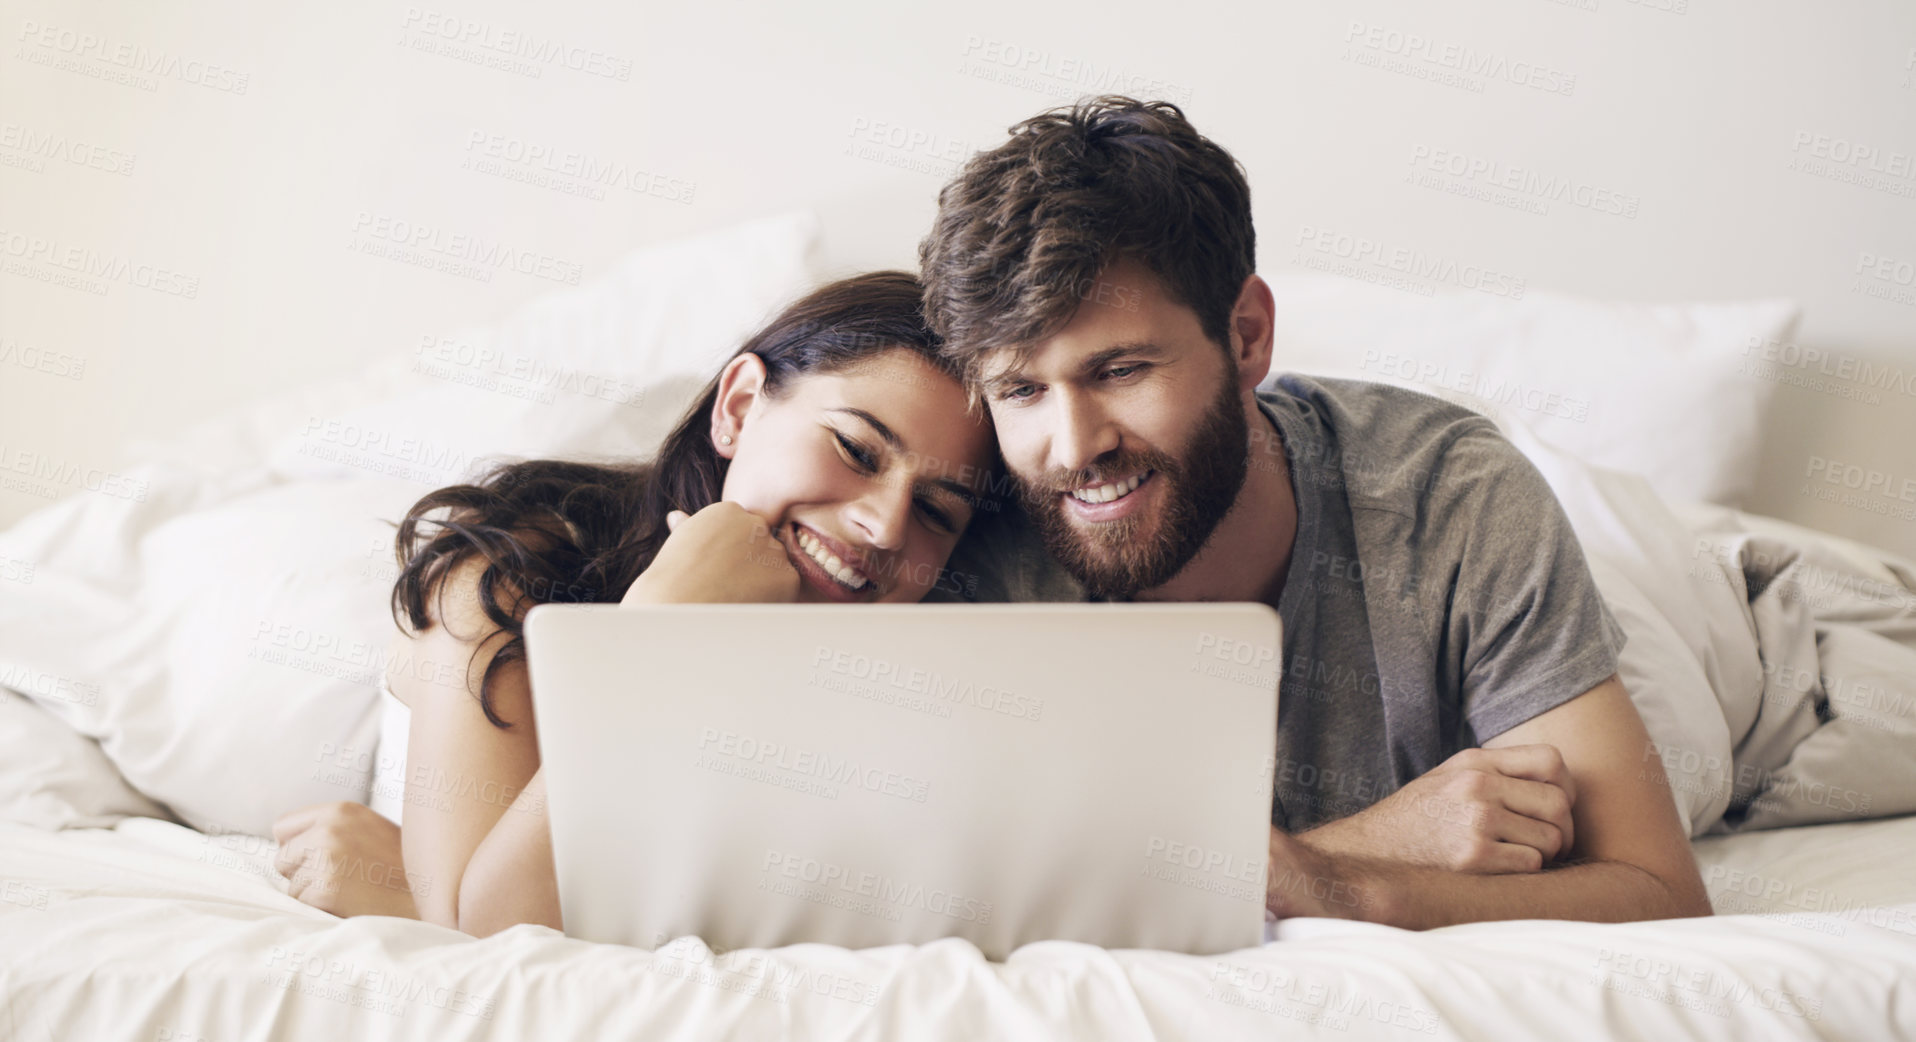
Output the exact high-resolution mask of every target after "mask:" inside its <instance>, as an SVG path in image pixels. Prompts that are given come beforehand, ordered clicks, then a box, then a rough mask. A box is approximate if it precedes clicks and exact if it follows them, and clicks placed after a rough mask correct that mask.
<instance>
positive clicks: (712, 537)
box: [621, 500, 799, 604]
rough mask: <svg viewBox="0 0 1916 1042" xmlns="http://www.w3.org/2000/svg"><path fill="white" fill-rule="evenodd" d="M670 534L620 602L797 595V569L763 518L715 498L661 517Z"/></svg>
mask: <svg viewBox="0 0 1916 1042" xmlns="http://www.w3.org/2000/svg"><path fill="white" fill-rule="evenodd" d="M665 523H666V525H667V526H668V527H669V528H670V529H671V533H672V534H671V535H669V536H667V537H666V539H665V545H663V546H661V547H659V553H658V556H657V557H655V558H653V559H652V566H651V567H649V568H647V569H646V570H645V573H644V574H642V575H640V576H639V578H638V581H637V582H634V583H633V584H632V588H631V589H629V590H627V591H626V594H625V599H624V600H623V601H622V602H621V603H624V604H698V603H711V604H782V603H790V602H791V601H794V600H797V599H798V584H799V578H798V570H797V569H796V568H793V567H792V561H791V558H789V557H787V556H785V544H784V543H782V542H780V541H779V539H778V537H777V536H775V535H773V534H772V531H771V528H770V526H769V525H767V524H766V522H765V520H764V519H763V518H761V517H759V516H757V515H756V514H753V513H750V512H749V511H747V510H746V509H745V508H744V507H742V506H739V505H738V504H737V503H731V502H727V501H725V500H720V501H718V502H716V503H713V504H712V505H711V506H708V507H706V508H705V509H703V510H701V511H699V512H698V513H696V514H693V515H692V516H690V517H687V516H686V515H685V513H684V512H683V511H679V510H674V511H672V512H671V513H670V514H668V515H666V518H665Z"/></svg>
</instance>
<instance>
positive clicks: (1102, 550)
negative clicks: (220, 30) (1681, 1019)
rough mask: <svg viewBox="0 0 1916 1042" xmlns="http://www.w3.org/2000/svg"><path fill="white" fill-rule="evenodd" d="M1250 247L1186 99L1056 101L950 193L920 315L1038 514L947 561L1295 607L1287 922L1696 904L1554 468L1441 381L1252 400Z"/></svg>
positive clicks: (1236, 176) (1264, 303) (1404, 920)
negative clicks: (1431, 389) (1542, 468)
mask: <svg viewBox="0 0 1916 1042" xmlns="http://www.w3.org/2000/svg"><path fill="white" fill-rule="evenodd" d="M1254 241H1255V240H1254V233H1253V230H1252V223H1251V209H1250V191H1249V188H1248V186H1247V184H1246V182H1245V179H1244V175H1243V172H1242V170H1241V169H1240V168H1239V167H1238V165H1237V163H1236V161H1235V160H1234V159H1232V158H1231V156H1230V155H1229V154H1228V153H1226V152H1225V151H1224V150H1223V149H1221V148H1219V147H1218V146H1217V145H1215V144H1213V143H1212V142H1210V141H1209V140H1207V139H1205V138H1204V137H1202V136H1201V135H1199V134H1198V133H1197V131H1196V130H1195V129H1193V128H1192V127H1191V125H1190V124H1189V123H1188V122H1186V121H1185V119H1184V116H1183V113H1182V112H1180V111H1179V110H1178V109H1177V108H1176V107H1175V106H1173V105H1169V104H1163V103H1156V104H1145V103H1140V102H1137V101H1133V100H1131V99H1129V98H1121V97H1106V98H1099V99H1095V100H1091V101H1086V102H1082V103H1080V104H1079V105H1077V106H1076V107H1074V108H1072V109H1069V110H1059V111H1055V112H1051V113H1046V114H1044V115H1041V116H1038V117H1036V118H1034V119H1031V120H1028V121H1026V122H1024V123H1022V124H1020V125H1019V126H1017V127H1014V128H1013V129H1012V134H1011V138H1010V140H1009V141H1007V142H1006V143H1005V144H1003V145H1001V146H1000V147H998V148H996V149H994V150H992V151H990V152H986V153H982V154H980V155H978V156H976V157H974V158H973V159H972V160H971V161H970V162H969V163H967V165H966V166H965V168H964V169H963V171H962V172H961V173H960V174H959V175H958V176H957V177H956V178H955V179H954V180H953V181H952V182H951V183H950V184H949V185H947V186H946V187H945V189H944V190H943V192H942V193H941V194H940V197H939V212H938V219H937V222H936V224H935V225H934V227H933V229H932V232H931V234H930V235H929V236H927V237H926V239H925V240H924V242H923V244H922V245H921V246H920V250H919V253H920V260H921V262H922V267H923V277H924V280H925V284H926V290H925V304H926V312H927V315H928V317H929V318H930V320H931V324H932V326H933V328H935V329H936V330H937V331H938V332H939V333H940V334H941V335H943V336H944V337H945V339H946V341H947V350H948V351H949V352H950V353H951V354H952V355H953V357H954V358H956V359H957V360H959V361H960V362H961V364H962V365H963V366H964V368H965V371H966V373H967V376H968V379H967V382H968V384H969V385H970V386H971V388H972V389H973V393H974V394H977V395H980V396H982V397H983V399H984V401H985V403H986V405H987V407H988V408H989V410H990V412H991V416H992V419H993V421H994V423H995V425H996V427H997V432H998V439H999V445H1000V448H1001V449H1002V450H1003V453H1004V457H1005V462H1006V464H1007V465H1008V467H1009V468H1010V471H1011V473H1012V474H1013V475H1014V477H1015V478H1016V481H1017V485H1018V488H1019V493H1020V497H1019V498H1020V500H1021V501H1022V503H1023V506H1024V510H1023V512H1022V513H1023V516H1024V518H1026V519H1028V521H1020V519H1018V518H1008V519H1007V522H1006V523H1005V524H1002V525H999V526H996V528H995V530H994V529H992V528H990V527H987V528H986V530H984V531H982V532H980V533H979V536H978V538H977V539H975V540H973V541H971V542H970V544H969V545H967V546H965V547H963V548H961V550H960V556H959V557H957V558H955V559H954V561H953V563H952V568H953V570H954V571H958V572H968V573H969V572H975V573H981V574H983V575H985V576H986V577H988V578H993V579H995V580H996V581H997V583H998V584H999V587H1000V588H997V589H989V588H988V589H982V590H981V591H980V594H979V597H980V599H993V598H998V597H1002V598H1006V599H1019V600H1023V599H1081V598H1086V597H1089V598H1094V599H1107V600H1184V601H1207V600H1215V601H1239V600H1246V601H1262V602H1263V603H1266V604H1269V605H1271V606H1273V607H1274V608H1276V609H1277V611H1278V614H1279V615H1280V616H1281V617H1282V618H1283V620H1284V655H1285V674H1284V679H1283V681H1282V683H1281V686H1282V689H1283V698H1282V699H1280V704H1279V728H1278V731H1279V733H1278V738H1277V784H1276V791H1275V793H1274V799H1273V803H1272V808H1271V822H1272V829H1271V848H1270V855H1271V863H1270V868H1269V879H1270V885H1269V887H1268V895H1269V901H1268V905H1269V907H1270V910H1271V911H1272V912H1273V913H1274V914H1276V915H1278V916H1290V915H1340V916H1350V917H1363V918H1368V919H1372V920H1375V921H1380V922H1387V923H1393V924H1396V925H1401V926H1407V927H1414V928H1421V927H1431V926H1439V925H1445V924H1449V923H1457V922H1468V921H1475V920H1483V919H1508V918H1575V919H1592V920H1626V919H1646V918H1665V917H1676V916H1689V915H1708V914H1709V913H1710V906H1709V902H1708V900H1707V897H1706V895H1705V892H1704V889H1703V885H1702V881H1701V879H1700V878H1699V876H1698V874H1697V870H1696V865H1695V862H1694V860H1693V859H1692V856H1691V853H1690V848H1689V843H1688V839H1687V837H1686V836H1685V835H1684V833H1683V830H1682V828H1681V826H1680V825H1679V822H1678V818H1677V815H1676V810H1675V807H1674V804H1673V802H1672V798H1671V795H1670V792H1669V789H1668V786H1667V783H1666V781H1665V779H1664V777H1663V774H1662V772H1661V769H1660V767H1659V765H1658V764H1657V763H1656V762H1655V761H1654V760H1652V761H1649V762H1648V763H1647V764H1646V763H1645V761H1644V760H1643V757H1642V756H1641V751H1642V750H1643V749H1644V748H1645V746H1646V744H1647V743H1648V736H1647V734H1646V733H1645V731H1644V727H1643V723H1642V721H1641V720H1640V719H1639V718H1638V716H1637V713H1636V710H1635V708H1634V707H1633V706H1632V705H1631V703H1630V700H1629V697H1628V695H1627V693H1626V692H1625V691H1624V689H1623V686H1622V684H1621V683H1620V682H1619V680H1618V679H1617V677H1616V664H1617V654H1618V650H1619V649H1620V648H1621V646H1622V641H1623V638H1622V633H1621V631H1620V630H1619V629H1618V627H1617V625H1616V623H1615V621H1614V620H1613V619H1612V618H1611V617H1610V615H1609V613H1608V611H1607V610H1606V609H1605V607H1604V605H1603V603H1602V601H1601V599H1600V598H1599V596H1598V594H1597V590H1596V587H1595V585H1594V583H1593V582H1592V580H1591V578H1590V575H1589V572H1588V569H1587V567H1586V565H1585V563H1584V559H1583V554H1582V550H1581V549H1580V547H1579V546H1578V544H1577V541H1576V538H1575V536H1574V535H1573V534H1572V532H1571V529H1570V526H1569V523H1568V522H1567V521H1566V519H1565V517H1564V515H1563V512H1562V509H1561V507H1560V506H1559V505H1558V504H1557V502H1556V500H1555V499H1554V497H1553V496H1552V495H1551V492H1550V489H1549V487H1548V486H1547V485H1546V484H1545V483H1544V481H1543V479H1542V477H1541V476H1540V475H1539V474H1538V473H1537V471H1536V469H1535V468H1534V467H1532V466H1531V465H1530V463H1529V462H1528V461H1527V460H1525V459H1524V458H1523V457H1522V456H1521V455H1520V454H1519V453H1518V452H1517V451H1516V450H1515V449H1514V448H1513V447H1512V446H1511V445H1510V444H1509V443H1508V442H1506V441H1504V440H1503V439H1502V438H1501V437H1500V436H1499V435H1498V434H1497V432H1496V429H1495V427H1494V425H1492V424H1491V423H1490V422H1489V421H1487V420H1485V419H1483V418H1481V417H1478V416H1476V415H1475V414H1473V413H1470V412H1468V411H1466V410H1463V409H1460V408H1456V407H1454V406H1450V405H1448V404H1446V403H1443V402H1441V401H1439V400H1437V399H1434V398H1429V397H1427V396H1424V395H1418V394H1414V393H1411V392H1407V391H1401V390H1397V389H1393V388H1388V387H1384V386H1380V385H1374V384H1367V383H1360V382H1352V381H1333V380H1311V379H1306V378H1303V377H1296V376H1284V377H1281V378H1279V379H1278V380H1277V381H1276V383H1275V384H1274V386H1271V387H1270V388H1269V389H1268V390H1266V391H1263V392H1258V391H1257V390H1256V389H1257V387H1258V384H1259V383H1260V381H1263V380H1264V379H1265V377H1266V374H1267V372H1268V371H1269V369H1270V365H1271V358H1272V353H1273V344H1272V324H1273V312H1274V305H1273V302H1272V296H1271V291H1270V288H1269V287H1268V286H1267V285H1266V283H1265V282H1264V280H1262V279H1260V278H1259V277H1258V276H1257V275H1256V274H1254V273H1253V268H1254V256H1255V249H1254ZM987 585H989V584H987ZM1646 766H1647V767H1648V769H1647V770H1646V769H1645V767H1646Z"/></svg>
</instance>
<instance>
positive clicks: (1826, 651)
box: [1500, 422, 1916, 836]
mask: <svg viewBox="0 0 1916 1042" xmlns="http://www.w3.org/2000/svg"><path fill="white" fill-rule="evenodd" d="M1500 426H1501V428H1502V429H1503V431H1504V433H1505V435H1506V436H1507V437H1509V438H1510V439H1511V441H1512V442H1513V443H1515V444H1516V445H1517V447H1518V448H1519V449H1521V450H1523V452H1524V453H1525V455H1527V456H1528V457H1529V458H1530V459H1531V461H1532V462H1534V463H1535V464H1536V465H1537V467H1538V469H1539V470H1540V471H1542V473H1543V475H1544V477H1545V479H1546V480H1548V481H1549V482H1550V485H1551V488H1552V490H1553V491H1555V492H1556V494H1557V498H1558V500H1559V501H1560V502H1561V503H1562V504H1563V507H1564V510H1565V513H1566V514H1567V515H1568V516H1569V518H1570V521H1571V524H1572V526H1573V527H1574V528H1575V529H1576V532H1577V536H1578V539H1579V540H1580V541H1581V542H1582V544H1583V549H1584V553H1585V555H1586V557H1587V559H1588V560H1589V563H1590V569H1591V573H1592V575H1593V576H1594V577H1595V578H1596V580H1597V584H1598V586H1599V588H1600V589H1601V590H1602V591H1603V595H1604V599H1605V602H1606V603H1607V604H1608V605H1609V606H1610V609H1611V611H1612V613H1613V614H1615V615H1616V616H1617V621H1618V622H1619V623H1620V624H1621V625H1622V626H1623V628H1624V631H1625V634H1626V635H1627V637H1628V640H1627V642H1626V644H1625V647H1624V651H1623V658H1622V662H1621V665H1620V673H1621V675H1622V678H1623V681H1624V684H1625V686H1626V687H1627V688H1628V689H1629V690H1630V694H1631V698H1632V700H1633V701H1634V702H1635V703H1636V706H1637V709H1638V711H1639V712H1640V713H1641V714H1642V716H1643V718H1644V723H1645V725H1646V726H1647V727H1648V729H1649V731H1650V735H1651V738H1652V740H1653V743H1654V748H1653V749H1647V750H1645V759H1646V760H1648V759H1650V758H1656V759H1659V760H1661V762H1662V764H1663V767H1664V770H1665V773H1666V774H1667V775H1668V776H1669V779H1670V784H1671V788H1672V791H1673V794H1674V795H1675V797H1676V801H1677V806H1678V810H1679V812H1680V813H1681V814H1682V816H1683V818H1684V820H1685V821H1686V823H1687V824H1688V826H1689V829H1690V834H1691V835H1692V836H1698V835H1703V834H1706V833H1709V832H1728V831H1741V830H1747V829H1761V828H1776V827H1779V826H1787V825H1802V824H1811V823H1817V822H1831V821H1847V820H1860V819H1868V818H1874V817H1886V816H1891V815H1898V814H1908V813H1911V812H1912V811H1916V563H1913V562H1910V561H1907V560H1904V559H1901V558H1898V557H1896V556H1894V555H1891V554H1888V553H1885V552H1882V551H1877V550H1874V549H1871V548H1869V547H1865V546H1862V545H1860V544H1857V543H1853V542H1850V541H1848V540H1844V539H1840V538H1837V537H1834V536H1829V535H1826V534H1823V533H1819V532H1814V531H1811V530H1809V529H1804V528H1800V527H1798V526H1795V525H1790V524H1787V523H1784V522H1781V521H1775V520H1772V519H1768V518H1760V517H1755V516H1752V515H1748V514H1743V513H1740V512H1738V511H1735V510H1731V509H1728V508H1725V507H1716V506H1705V505H1688V504H1680V505H1677V506H1674V507H1673V506H1671V505H1669V504H1666V503H1665V501H1664V500H1663V499H1661V498H1660V497H1659V496H1658V495H1657V494H1656V493H1655V492H1654V491H1652V490H1651V489H1650V487H1649V485H1648V484H1647V483H1646V482H1644V481H1643V479H1641V478H1637V477H1634V476H1630V475H1625V474H1620V473H1617V472H1614V471H1608V470H1604V469H1602V468H1597V467H1592V466H1590V465H1588V464H1585V463H1583V462H1581V461H1579V460H1577V459H1575V458H1574V457H1571V456H1569V455H1568V454H1566V453H1563V452H1560V451H1558V450H1556V449H1554V448H1553V447H1551V446H1550V445H1548V444H1545V443H1544V442H1542V441H1541V440H1540V439H1539V438H1538V437H1537V436H1536V435H1535V434H1534V433H1532V432H1531V431H1529V430H1528V429H1526V428H1525V427H1523V426H1522V425H1520V424H1515V423H1510V422H1504V423H1501V424H1500Z"/></svg>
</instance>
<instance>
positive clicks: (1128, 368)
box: [1104, 362, 1145, 380]
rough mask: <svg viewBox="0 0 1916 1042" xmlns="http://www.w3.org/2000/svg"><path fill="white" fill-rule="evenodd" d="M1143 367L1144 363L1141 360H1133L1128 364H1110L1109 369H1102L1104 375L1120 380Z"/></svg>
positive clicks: (1142, 369) (1140, 370)
mask: <svg viewBox="0 0 1916 1042" xmlns="http://www.w3.org/2000/svg"><path fill="white" fill-rule="evenodd" d="M1144 367H1145V364H1144V363H1143V362H1134V363H1132V364H1130V365H1116V366H1112V367H1111V368H1109V369H1106V370H1105V371H1104V375H1106V376H1108V377H1110V378H1112V379H1114V380H1122V379H1124V378H1125V377H1127V376H1130V375H1132V374H1134V373H1141V372H1143V371H1144Z"/></svg>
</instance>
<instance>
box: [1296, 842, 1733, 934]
mask: <svg viewBox="0 0 1916 1042" xmlns="http://www.w3.org/2000/svg"><path fill="white" fill-rule="evenodd" d="M1323 868H1324V871H1322V872H1321V873H1320V874H1321V876H1322V877H1323V878H1322V879H1319V880H1313V879H1312V878H1311V877H1310V875H1308V874H1305V873H1301V872H1296V871H1293V872H1292V873H1290V875H1289V877H1288V878H1287V877H1286V876H1284V875H1279V876H1277V877H1275V878H1274V880H1273V883H1272V885H1273V888H1274V889H1277V890H1282V889H1283V888H1284V887H1286V886H1287V885H1288V886H1292V887H1297V886H1313V885H1315V886H1316V889H1317V890H1319V891H1320V893H1321V894H1322V895H1323V896H1322V897H1321V898H1320V899H1323V900H1326V901H1327V902H1328V903H1329V905H1330V906H1331V907H1330V909H1329V910H1330V911H1332V912H1334V913H1336V914H1340V915H1347V916H1349V917H1351V918H1358V919H1364V920H1367V921H1369V922H1376V923H1385V924H1387V925H1390V926H1400V927H1404V928H1406V929H1411V930H1427V929H1431V928H1434V927H1438V926H1451V925H1454V924H1457V923H1470V922H1483V921H1486V920H1493V919H1581V920H1587V921H1590V922H1631V921H1635V920H1641V919H1676V918H1683V917H1687V916H1696V915H1708V914H1710V908H1709V903H1708V900H1707V898H1704V897H1702V896H1701V895H1694V894H1689V895H1686V894H1680V893H1678V892H1676V891H1675V890H1673V889H1672V888H1671V887H1670V885H1669V884H1667V883H1665V882H1664V881H1663V880H1661V879H1659V878H1657V877H1656V876H1655V875H1653V874H1651V873H1650V872H1648V871H1645V870H1644V869H1641V868H1638V867H1637V866H1635V865H1631V864H1627V863H1625V862H1621V861H1586V862H1581V863H1576V864H1569V865H1564V866H1562V867H1560V868H1554V869H1551V870H1549V871H1545V872H1517V873H1509V874H1503V875H1475V874H1470V873H1460V872H1447V871H1443V870H1441V869H1431V868H1420V867H1416V866H1410V865H1397V864H1391V863H1388V862H1380V861H1369V860H1361V859H1351V858H1338V857H1330V858H1326V859H1324V863H1323ZM1339 884H1341V886H1340V885H1339Z"/></svg>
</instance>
